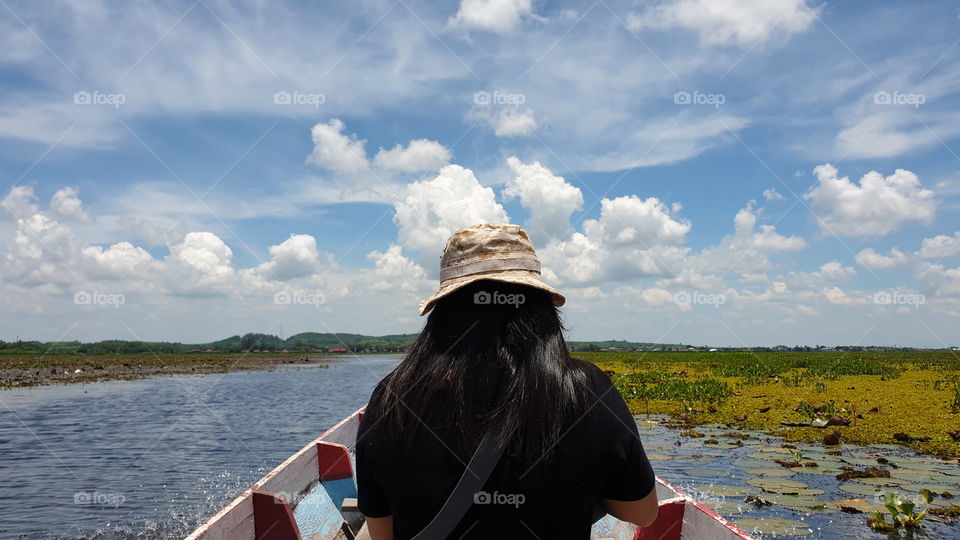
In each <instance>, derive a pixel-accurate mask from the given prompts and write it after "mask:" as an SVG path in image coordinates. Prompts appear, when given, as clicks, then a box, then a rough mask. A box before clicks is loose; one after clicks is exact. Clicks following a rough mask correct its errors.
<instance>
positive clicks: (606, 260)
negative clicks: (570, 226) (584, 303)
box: [540, 195, 691, 284]
mask: <svg viewBox="0 0 960 540" xmlns="http://www.w3.org/2000/svg"><path fill="white" fill-rule="evenodd" d="M600 206H601V208H600V218H599V219H590V220H586V221H584V222H583V232H576V233H574V234H572V235H571V236H570V238H569V239H567V240H557V241H553V242H550V243H548V244H547V245H546V246H545V247H544V248H543V249H542V250H540V253H541V259H542V260H543V263H544V266H545V267H546V268H547V270H549V271H550V272H552V273H553V275H554V276H557V278H558V279H560V280H562V281H564V282H568V283H574V284H589V283H602V282H606V281H630V280H633V279H636V278H640V277H644V276H658V277H663V276H673V275H674V272H675V271H674V269H679V266H680V263H681V261H682V260H683V258H684V257H685V256H686V254H687V253H688V252H689V249H688V248H684V247H680V246H679V244H681V243H682V242H683V240H684V238H685V235H686V234H687V232H689V231H690V227H691V225H690V222H689V221H686V220H683V219H680V218H677V217H674V215H673V212H672V210H671V209H670V208H668V207H667V206H666V205H665V204H664V203H663V202H661V201H660V200H659V199H657V198H655V197H649V198H647V199H641V198H640V197H637V196H636V195H630V196H624V197H618V198H616V199H603V200H602V201H601V205H600Z"/></svg>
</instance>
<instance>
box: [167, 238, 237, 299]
mask: <svg viewBox="0 0 960 540" xmlns="http://www.w3.org/2000/svg"><path fill="white" fill-rule="evenodd" d="M232 260H233V251H232V250H231V249H230V248H229V247H228V246H227V245H226V244H224V243H223V240H221V239H220V238H219V237H218V236H217V235H215V234H213V233H211V232H191V233H187V234H186V236H184V237H183V242H181V243H179V244H177V245H175V246H173V247H171V248H170V255H169V256H168V257H167V261H168V262H171V263H175V264H177V265H178V266H179V267H181V268H183V269H185V270H188V271H189V273H191V274H194V275H195V276H196V277H198V278H199V282H198V283H196V284H194V283H186V282H184V283H182V284H181V285H183V288H184V289H191V290H196V289H198V288H199V287H198V286H206V285H211V284H220V283H224V282H226V281H227V280H228V279H229V278H230V277H232V276H233V273H234V270H233V266H232Z"/></svg>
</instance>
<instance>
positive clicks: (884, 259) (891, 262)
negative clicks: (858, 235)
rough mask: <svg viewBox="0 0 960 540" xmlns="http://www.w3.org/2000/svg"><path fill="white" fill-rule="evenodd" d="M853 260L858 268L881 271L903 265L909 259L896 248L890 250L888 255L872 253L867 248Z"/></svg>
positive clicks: (872, 251) (871, 249)
mask: <svg viewBox="0 0 960 540" xmlns="http://www.w3.org/2000/svg"><path fill="white" fill-rule="evenodd" d="M854 260H856V261H857V264H859V265H860V266H864V267H866V268H873V269H875V270H882V269H885V268H893V267H895V266H901V265H904V264H906V263H907V261H908V260H909V259H908V257H907V255H906V254H905V253H904V252H902V251H900V250H899V249H897V248H893V249H891V250H890V255H883V254H882V253H877V252H876V251H874V250H873V248H867V249H864V250H862V251H860V253H857V255H856V257H855V258H854Z"/></svg>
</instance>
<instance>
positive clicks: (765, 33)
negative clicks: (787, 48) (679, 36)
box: [627, 0, 816, 48]
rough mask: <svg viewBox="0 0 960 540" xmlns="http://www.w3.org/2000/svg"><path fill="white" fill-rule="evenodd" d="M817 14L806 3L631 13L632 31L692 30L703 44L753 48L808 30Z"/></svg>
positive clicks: (722, 0) (674, 5)
mask: <svg viewBox="0 0 960 540" xmlns="http://www.w3.org/2000/svg"><path fill="white" fill-rule="evenodd" d="M815 18H816V11H815V10H814V9H813V8H811V7H809V6H807V3H806V0H667V1H665V2H663V3H661V4H659V5H657V6H653V7H650V8H647V9H646V10H644V11H643V12H641V13H635V14H631V15H629V16H628V18H627V24H628V26H629V27H630V29H631V30H642V29H646V28H660V29H671V28H677V27H684V28H689V29H691V30H694V31H696V32H697V33H699V35H700V42H701V43H702V44H703V45H737V46H739V47H741V48H749V47H751V46H752V45H753V44H754V43H755V42H757V41H759V40H765V39H777V38H781V39H782V38H785V37H789V36H790V35H792V34H799V33H802V32H804V31H806V30H807V29H808V28H809V27H810V25H811V24H812V22H813V21H814V19H815Z"/></svg>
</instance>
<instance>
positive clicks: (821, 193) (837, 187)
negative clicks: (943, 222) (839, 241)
mask: <svg viewBox="0 0 960 540" xmlns="http://www.w3.org/2000/svg"><path fill="white" fill-rule="evenodd" d="M814 174H816V176H817V179H818V185H817V186H815V187H814V188H813V189H811V190H810V191H809V192H807V193H806V194H805V195H804V198H805V199H807V200H809V201H811V204H812V206H813V209H814V211H815V212H816V213H817V218H818V221H817V223H818V225H819V226H820V228H821V230H822V231H823V232H826V233H831V234H835V235H838V236H883V235H885V234H889V233H891V232H893V231H895V230H897V229H899V228H900V227H902V226H903V225H904V224H906V223H907V222H909V221H917V222H920V223H924V224H928V223H930V222H931V221H933V217H934V214H935V212H936V203H935V201H934V198H933V192H932V191H930V190H929V189H924V188H923V187H922V186H921V185H920V180H919V179H918V178H917V175H916V174H914V173H912V172H910V171H907V170H904V169H897V170H896V171H895V172H894V173H893V174H891V175H890V176H887V177H884V176H883V175H882V174H880V173H878V172H875V171H871V172H869V173H867V174H865V175H864V176H863V177H862V178H861V179H860V181H859V183H857V184H855V183H853V182H851V181H850V179H849V178H847V177H845V176H844V177H842V178H838V177H837V169H836V168H834V167H833V166H832V165H829V164H824V165H820V166H818V167H816V168H815V169H814Z"/></svg>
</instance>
